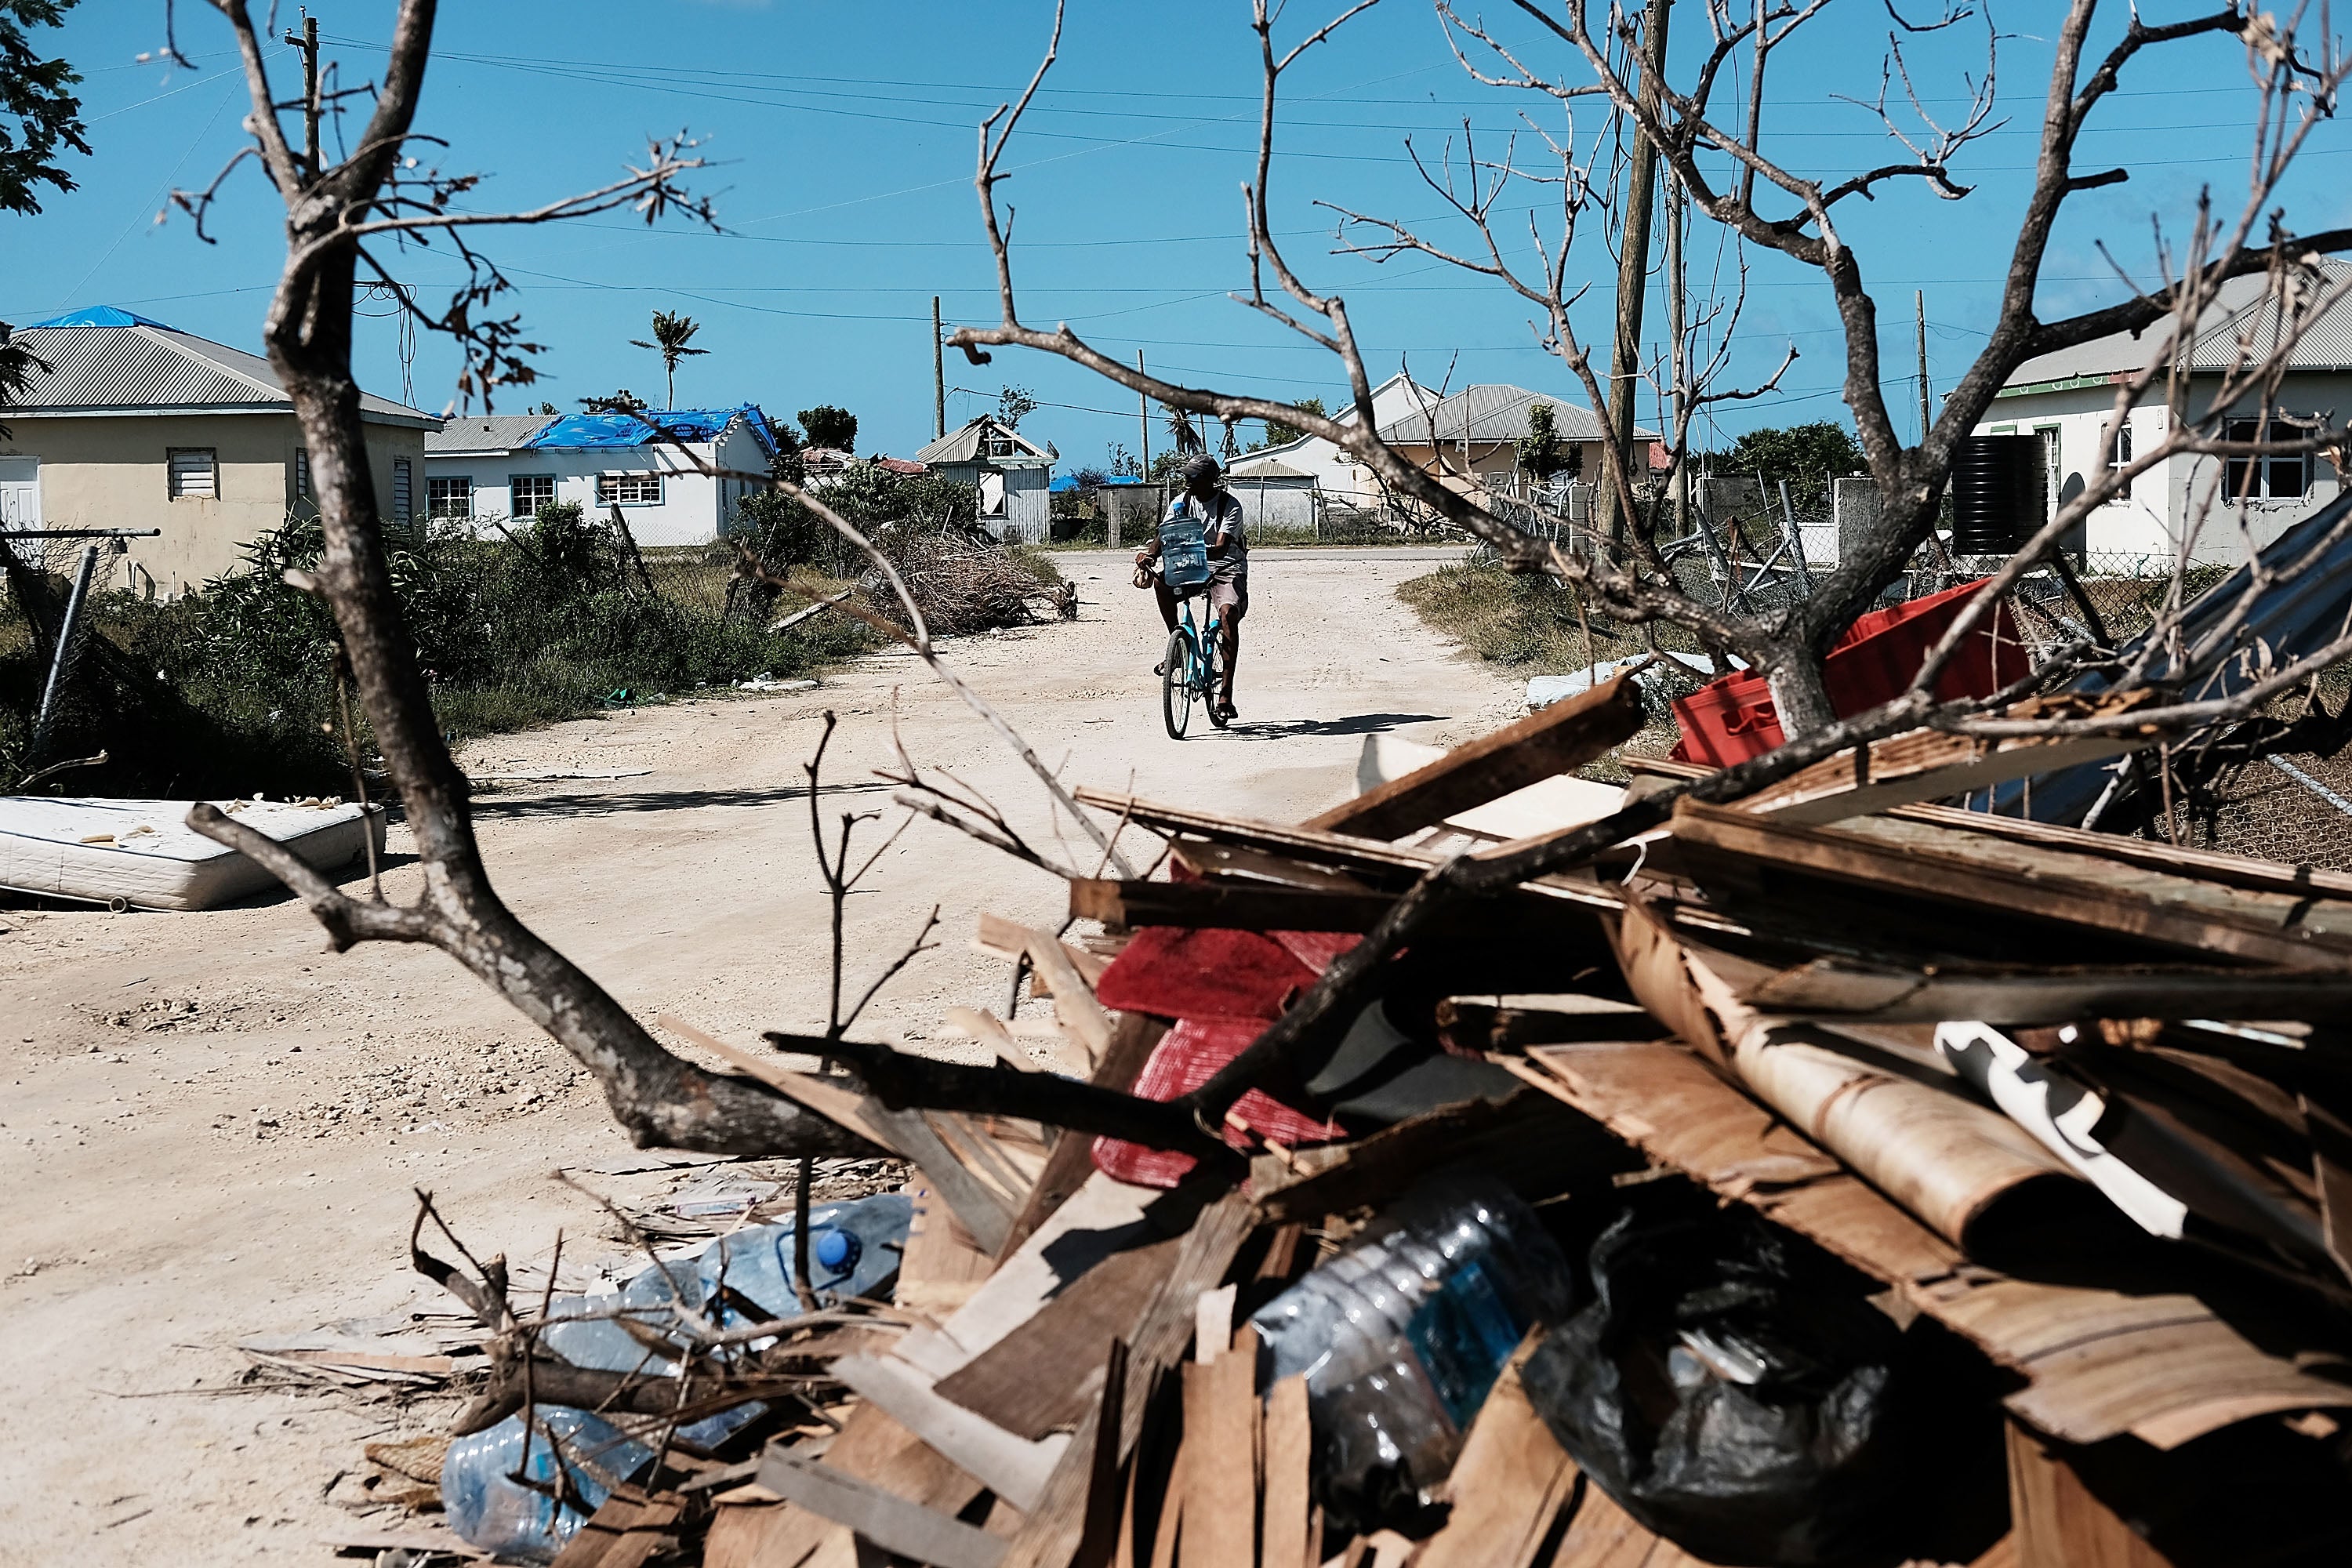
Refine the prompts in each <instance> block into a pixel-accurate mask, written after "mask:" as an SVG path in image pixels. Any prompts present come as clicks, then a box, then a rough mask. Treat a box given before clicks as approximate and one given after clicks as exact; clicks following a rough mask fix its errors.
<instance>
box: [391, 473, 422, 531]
mask: <svg viewBox="0 0 2352 1568" xmlns="http://www.w3.org/2000/svg"><path fill="white" fill-rule="evenodd" d="M392 515H393V517H394V520H395V521H398V522H399V523H400V524H401V526H402V527H406V526H407V525H408V524H410V523H412V522H414V521H416V485H415V481H414V480H413V479H411V478H410V477H409V471H408V459H407V458H394V459H393V460H392Z"/></svg>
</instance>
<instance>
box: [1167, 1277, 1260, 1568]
mask: <svg viewBox="0 0 2352 1568" xmlns="http://www.w3.org/2000/svg"><path fill="white" fill-rule="evenodd" d="M1218 1295H1223V1292H1222V1291H1203V1292H1202V1294H1201V1298H1200V1300H1201V1302H1202V1308H1201V1316H1202V1321H1203V1322H1204V1323H1206V1322H1207V1321H1209V1319H1210V1318H1211V1316H1212V1313H1211V1311H1210V1310H1209V1309H1208V1307H1207V1302H1208V1300H1209V1299H1210V1298H1211V1297H1213V1296H1218ZM1222 1305H1223V1311H1222V1312H1220V1313H1216V1314H1214V1316H1216V1317H1218V1318H1221V1319H1223V1320H1224V1321H1231V1318H1232V1315H1233V1303H1232V1300H1231V1298H1229V1297H1228V1298H1226V1299H1225V1300H1224V1301H1223V1303H1222ZM1203 1331H1206V1330H1205V1329H1204V1330H1203ZM1252 1337H1253V1339H1255V1336H1252ZM1256 1373H1257V1366H1256V1362H1255V1357H1252V1356H1249V1355H1234V1354H1231V1353H1221V1354H1218V1355H1217V1356H1216V1358H1215V1359H1214V1360H1213V1361H1195V1362H1192V1363H1189V1364H1187V1365H1186V1366H1185V1368H1184V1372H1183V1376H1184V1458H1183V1459H1182V1461H1181V1463H1182V1466H1183V1474H1184V1530H1183V1534H1182V1536H1181V1538H1180V1539H1179V1541H1178V1542H1177V1546H1176V1563H1177V1568H1234V1565H1235V1564H1240V1563H1255V1562H1256V1561H1257V1436H1258V1433H1257V1428H1258V1403H1257V1392H1256V1383H1255V1378H1256Z"/></svg>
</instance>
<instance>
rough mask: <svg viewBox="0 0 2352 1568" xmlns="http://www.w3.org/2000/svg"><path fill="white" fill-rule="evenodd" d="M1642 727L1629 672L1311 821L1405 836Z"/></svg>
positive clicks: (1362, 833) (1584, 759)
mask: <svg viewBox="0 0 2352 1568" xmlns="http://www.w3.org/2000/svg"><path fill="white" fill-rule="evenodd" d="M1641 728H1642V698H1641V688H1640V685H1639V684H1638V682H1637V681H1636V679H1634V677H1633V674H1632V673H1631V672H1628V673H1626V674H1622V675H1620V676H1618V677H1617V678H1616V679H1613V680H1610V681H1608V682H1606V683H1605V684H1603V685H1601V686H1597V687H1595V688H1593V689H1591V690H1589V691H1585V692H1581V693H1580V694H1579V695H1577V696H1575V697H1571V698H1570V699H1568V700H1566V701H1562V702H1555V703H1553V704H1552V705H1551V706H1549V707H1548V708H1545V709H1542V710H1539V711H1537V712H1534V713H1531V714H1529V715H1528V717H1526V718H1524V719H1522V720H1520V721H1518V722H1517V723H1516V724H1510V725H1507V726H1506V727H1504V728H1503V729H1500V730H1497V731H1495V732H1494V733H1492V734H1489V735H1483V736H1481V737H1479V738H1478V739H1477V740H1475V741H1472V742H1468V743H1467V744H1465V745H1460V746H1456V747H1454V749H1453V750H1452V751H1449V752H1446V753H1445V755H1444V756H1443V757H1441V758H1439V759H1438V760H1437V761H1435V762H1433V763H1429V764H1427V765H1426V766H1424V767H1420V768H1416V769H1414V770H1413V771H1412V773H1407V774H1405V775H1404V776H1403V777H1402V778H1398V779H1391V780H1390V781H1389V782H1388V783H1386V784H1381V785H1379V786H1377V787H1376V788H1373V789H1370V790H1367V791H1365V792H1364V793H1363V794H1361V795H1358V796H1357V797H1356V798H1355V799H1353V800H1350V801H1348V802H1345V803H1344V804H1342V805H1336V806H1333V807H1332V808H1331V809H1330V810H1328V811H1327V812H1324V813H1322V814H1321V815H1319V816H1311V817H1309V818H1307V823H1306V826H1308V827H1311V828H1316V829H1318V830H1320V831H1323V832H1328V833H1350V834H1355V835H1357V836H1359V837H1366V838H1401V837H1404V835H1406V834H1408V833H1412V832H1413V831H1415V830H1417V829H1419V828H1423V827H1427V826H1431V825H1432V824H1433V823H1438V822H1442V821H1444V819H1445V818H1447V817H1449V816H1453V815H1454V813H1456V812H1459V811H1465V810H1467V809H1469V808H1470V807H1472V806H1475V805H1485V804H1486V802H1488V801H1490V800H1498V799H1500V798H1501V797H1502V796H1504V795H1509V794H1511V793H1512V792H1513V791H1514V790H1517V789H1522V788H1524V787H1526V786H1527V785H1528V784H1534V783H1536V782H1537V781H1538V780H1539V779H1547V778H1550V777H1553V776H1554V775H1556V774H1559V773H1568V772H1570V771H1571V770H1572V769H1575V768H1579V767H1581V766H1583V765H1584V764H1585V763H1589V762H1591V761H1592V760H1593V759H1594V758H1595V757H1598V756H1600V755H1601V753H1602V752H1606V751H1608V750H1609V749H1610V748H1611V747H1612V746H1614V745H1617V744H1619V743H1620V742H1623V741H1626V740H1628V739H1630V738H1632V737H1633V735H1634V734H1635V733H1636V732H1637V731H1640V729H1641Z"/></svg>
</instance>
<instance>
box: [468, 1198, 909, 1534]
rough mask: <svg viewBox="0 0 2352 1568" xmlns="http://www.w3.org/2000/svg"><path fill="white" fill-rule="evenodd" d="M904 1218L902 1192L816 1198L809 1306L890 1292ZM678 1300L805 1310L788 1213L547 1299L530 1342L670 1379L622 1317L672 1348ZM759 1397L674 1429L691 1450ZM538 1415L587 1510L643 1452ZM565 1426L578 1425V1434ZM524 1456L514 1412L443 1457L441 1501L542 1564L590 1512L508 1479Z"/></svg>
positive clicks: (540, 1456)
mask: <svg viewBox="0 0 2352 1568" xmlns="http://www.w3.org/2000/svg"><path fill="white" fill-rule="evenodd" d="M914 1215H915V1205H914V1202H913V1200H912V1199H910V1198H908V1197H907V1196H906V1195H905V1194H898V1193H884V1194H877V1196H874V1197H868V1198H858V1199H856V1200H855V1201H854V1202H850V1203H842V1204H823V1205H817V1206H815V1207H814V1208H812V1209H811V1210H810V1211H809V1285H810V1288H811V1289H812V1290H814V1292H815V1294H816V1297H817V1300H818V1303H819V1305H820V1306H830V1305H832V1304H834V1303H835V1302H839V1301H843V1300H850V1299H853V1298H868V1299H878V1298H881V1297H883V1296H886V1295H887V1294H888V1292H889V1291H890V1289H891V1288H892V1287H893V1286H894V1285H895V1284H896V1283H897V1282H898V1258H899V1255H900V1254H901V1253H902V1252H903V1251H904V1250H905V1248H906V1245H907V1233H908V1228H909V1227H910V1226H912V1224H913V1222H914ZM681 1307H683V1308H684V1309H685V1310H687V1311H688V1312H692V1313H695V1314H697V1315H698V1316H699V1317H701V1318H702V1319H703V1320H704V1321H707V1322H709V1323H710V1324H711V1325H712V1326H713V1327H716V1328H720V1329H728V1328H740V1327H741V1326H743V1325H744V1324H746V1323H758V1322H765V1321H772V1320H775V1319H782V1318H793V1317H797V1316H798V1315H799V1314H800V1310H801V1308H800V1297H799V1293H798V1292H797V1291H796V1290H794V1289H793V1222H792V1221H790V1220H784V1221H782V1222H781V1223H778V1224H774V1225H758V1226H746V1227H744V1228H743V1229H741V1230H739V1231H736V1232H735V1233H734V1234H733V1235H731V1236H726V1237H720V1238H719V1240H717V1241H714V1242H712V1243H711V1244H710V1245H709V1247H704V1248H703V1249H702V1251H701V1252H699V1253H698V1254H696V1255H695V1256H693V1257H690V1258H671V1259H668V1260H667V1261H666V1262H664V1263H663V1264H661V1266H660V1267H659V1268H655V1267H651V1266H648V1267H646V1268H642V1269H639V1270H638V1271H637V1272H636V1273H635V1274H633V1275H631V1276H630V1277H629V1278H628V1279H625V1280H624V1281H622V1283H621V1286H620V1288H619V1289H617V1290H606V1291H603V1292H600V1293H596V1294H593V1295H584V1296H558V1297H556V1298H555V1299H554V1300H552V1301H551V1302H549V1304H548V1310H547V1316H548V1323H547V1326H546V1327H545V1328H543V1329H542V1330H541V1331H540V1342H541V1344H542V1345H544V1346H545V1347H546V1348H547V1349H548V1350H549V1351H551V1352H553V1353H554V1354H556V1355H558V1356H561V1357H562V1358H563V1359H564V1360H565V1361H568V1362H570V1363H572V1365H574V1366H583V1367H591V1368H594V1369H596V1370H598V1371H602V1372H629V1373H638V1374H640V1375H643V1376H646V1377H674V1376H676V1375H677V1369H678V1363H677V1360H675V1359H672V1358H667V1357H665V1356H663V1355H662V1354H661V1353H660V1352H659V1351H657V1350H656V1349H654V1348H652V1347H649V1346H647V1345H646V1344H645V1343H643V1342H641V1341H640V1339H639V1338H638V1336H637V1335H636V1334H633V1333H631V1332H630V1331H629V1330H628V1329H627V1328H624V1327H623V1326H622V1324H621V1322H620V1321H619V1320H620V1319H621V1318H622V1317H626V1318H627V1319H628V1320H629V1321H630V1322H631V1323H632V1324H634V1325H635V1327H636V1328H637V1330H638V1331H640V1332H644V1331H651V1332H652V1333H654V1334H656V1335H659V1336H661V1337H662V1338H663V1339H666V1340H667V1341H668V1342H671V1343H673V1344H675V1345H677V1346H678V1347H679V1348H680V1349H681V1351H682V1350H683V1349H684V1346H685V1344H686V1342H687V1337H688V1336H687V1332H686V1326H685V1324H684V1322H683V1321H681V1319H680V1316H679V1309H680V1308H681ZM758 1348H759V1344H758V1343H757V1342H754V1343H752V1344H748V1345H740V1346H731V1347H727V1348H726V1349H723V1350H720V1351H719V1352H716V1353H717V1356H718V1358H719V1359H721V1360H724V1359H726V1358H727V1357H728V1356H730V1355H746V1356H748V1355H750V1354H751V1353H753V1352H756V1351H757V1350H758ZM765 1408H766V1407H765V1406H764V1405H761V1404H759V1403H757V1402H753V1403H750V1404H745V1405H735V1406H733V1407H732V1408H730V1409H727V1410H722V1411H720V1412H719V1413H718V1414H717V1415H710V1416H708V1417H705V1418H704V1419H702V1420H700V1421H696V1422H691V1423H689V1424H688V1425H686V1426H680V1427H679V1428H678V1429H677V1440H678V1441H679V1442H680V1443H681V1444H683V1445H684V1446H686V1447H689V1448H699V1449H708V1448H710V1447H714V1446H716V1445H717V1444H719V1443H720V1442H723V1441H725V1439H726V1438H727V1436H729V1435H730V1434H731V1433H733V1432H734V1431H736V1430H737V1429H738V1428H740V1427H741V1426H744V1425H745V1424H747V1423H749V1422H751V1420H753V1419H755V1418H756V1417H757V1416H758V1415H760V1413H761V1411H762V1410H763V1409H765ZM539 1414H540V1415H541V1417H542V1418H543V1419H544V1421H545V1422H546V1426H547V1429H550V1430H552V1431H554V1433H555V1435H556V1438H557V1441H558V1443H559V1444H561V1445H562V1447H563V1451H564V1458H565V1461H566V1463H567V1466H568V1467H570V1468H572V1471H573V1474H572V1482H573V1485H574V1486H575V1487H577V1489H579V1491H580V1492H581V1493H582V1494H583V1499H584V1500H586V1501H587V1504H588V1508H589V1509H590V1510H593V1509H594V1508H595V1506H596V1505H597V1504H598V1503H600V1502H602V1501H603V1500H604V1495H605V1492H606V1491H608V1490H609V1489H610V1486H611V1483H612V1482H614V1481H617V1480H626V1479H629V1478H630V1477H631V1476H632V1475H633V1474H634V1473H635V1471H636V1470H637V1469H638V1468H642V1467H643V1466H645V1465H646V1464H648V1463H650V1462H651V1461H652V1459H653V1452H652V1450H651V1449H649V1448H647V1447H645V1446H644V1445H642V1444H638V1443H635V1442H634V1441H632V1440H631V1439H629V1438H627V1437H625V1436H622V1435H621V1434H620V1433H619V1432H618V1431H616V1430H615V1429H614V1427H613V1426H611V1425H610V1424H609V1423H607V1422H605V1421H604V1420H602V1419H600V1418H599V1417H597V1416H595V1415H590V1414H589V1413H587V1412H585V1411H581V1410H570V1409H566V1408H564V1407H562V1406H561V1405H541V1406H540V1407H539ZM582 1423H585V1424H586V1425H585V1426H583V1425H581V1424H582ZM575 1431H576V1432H578V1433H581V1434H583V1435H582V1436H579V1437H577V1438H575V1437H574V1436H573V1434H574V1432H575ZM575 1451H584V1452H586V1453H587V1454H588V1455H589V1456H590V1457H591V1459H590V1462H588V1463H584V1464H575V1463H574V1462H573V1461H574V1456H575ZM605 1452H609V1453H610V1454H611V1455H612V1459H611V1461H610V1462H609V1463H605V1462H604V1461H601V1460H597V1459H595V1458H594V1456H596V1455H599V1454H602V1453H605ZM522 1457H523V1443H522V1421H521V1418H520V1417H519V1416H509V1417H508V1418H507V1419H506V1420H504V1421H501V1422H500V1423H499V1424H498V1425H497V1426H493V1427H491V1428H489V1429H488V1431H486V1432H478V1433H476V1434H475V1435H474V1436H470V1437H463V1438H460V1439H458V1440H457V1442H454V1443H452V1444H450V1445H449V1453H448V1457H447V1458H445V1459H444V1460H443V1461H442V1466H441V1492H442V1498H443V1500H444V1505H445V1506H446V1508H447V1509H448V1510H449V1522H450V1525H451V1526H452V1528H454V1529H455V1530H456V1531H457V1533H458V1534H459V1535H462V1536H464V1537H465V1538H466V1540H467V1542H471V1543H472V1544H473V1545H476V1546H478V1547H481V1548H482V1549H483V1550H485V1551H489V1552H503V1553H510V1554H512V1555H515V1556H520V1557H527V1558H529V1559H530V1561H533V1562H546V1561H548V1560H549V1559H551V1558H552V1557H553V1556H554V1555H555V1553H556V1552H558V1551H560V1550H561V1549H562V1545H563V1542H564V1541H565V1540H567V1539H568V1538H569V1537H570V1536H571V1534H572V1531H575V1530H577V1529H578V1528H579V1527H580V1521H582V1520H583V1519H584V1518H586V1517H587V1516H586V1514H585V1513H581V1512H578V1511H576V1510H572V1509H570V1508H566V1509H563V1510H558V1509H557V1508H556V1506H555V1504H554V1501H553V1500H551V1499H550V1498H548V1497H546V1496H545V1495H543V1494H541V1493H539V1492H535V1491H532V1490H530V1489H528V1488H525V1487H521V1486H518V1485H516V1484H515V1483H514V1482H513V1481H511V1480H509V1479H507V1478H508V1477H509V1474H510V1473H511V1472H512V1471H513V1469H514V1468H515V1466H516V1464H517V1463H518V1462H520V1460H521V1458H522ZM554 1465H555V1459H554V1456H553V1454H552V1453H551V1451H550V1445H549V1444H548V1442H547V1439H546V1436H545V1435H544V1432H541V1433H536V1434H534V1435H533V1437H532V1441H531V1446H530V1467H531V1468H530V1476H531V1478H532V1479H535V1480H542V1481H546V1480H551V1479H552V1478H553V1477H554V1474H555V1470H554ZM477 1531H480V1533H476V1532H477Z"/></svg>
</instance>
